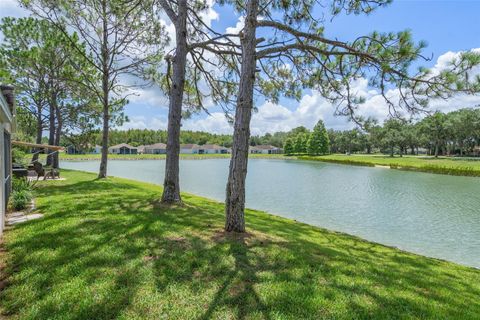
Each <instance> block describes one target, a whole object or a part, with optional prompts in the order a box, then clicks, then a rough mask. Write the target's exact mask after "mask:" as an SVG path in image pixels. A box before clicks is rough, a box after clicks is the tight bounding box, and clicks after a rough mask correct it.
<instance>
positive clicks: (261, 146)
mask: <svg viewBox="0 0 480 320" xmlns="http://www.w3.org/2000/svg"><path fill="white" fill-rule="evenodd" d="M250 149H253V150H277V149H280V148H277V147H274V146H271V145H266V144H260V145H258V146H253V147H250Z"/></svg>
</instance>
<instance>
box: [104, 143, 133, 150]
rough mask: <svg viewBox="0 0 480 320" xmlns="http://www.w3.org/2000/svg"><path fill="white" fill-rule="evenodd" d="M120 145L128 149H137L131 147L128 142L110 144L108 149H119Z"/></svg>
mask: <svg viewBox="0 0 480 320" xmlns="http://www.w3.org/2000/svg"><path fill="white" fill-rule="evenodd" d="M122 147H126V148H128V149H138V148H137V147H133V146H131V145H129V144H126V143H120V144H117V145H114V146H111V147H110V148H108V149H119V148H122Z"/></svg>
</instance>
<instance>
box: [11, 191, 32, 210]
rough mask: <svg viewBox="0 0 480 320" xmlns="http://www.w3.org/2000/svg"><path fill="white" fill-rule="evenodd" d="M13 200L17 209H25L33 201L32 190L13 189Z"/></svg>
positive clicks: (13, 204) (13, 205)
mask: <svg viewBox="0 0 480 320" xmlns="http://www.w3.org/2000/svg"><path fill="white" fill-rule="evenodd" d="M11 201H12V207H13V208H14V209H15V210H23V209H25V208H26V207H27V205H28V204H29V203H30V201H32V192H31V191H28V190H20V191H13V193H12V197H11Z"/></svg>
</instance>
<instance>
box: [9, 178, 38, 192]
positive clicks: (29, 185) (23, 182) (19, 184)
mask: <svg viewBox="0 0 480 320" xmlns="http://www.w3.org/2000/svg"><path fill="white" fill-rule="evenodd" d="M12 190H13V192H16V191H28V192H32V190H33V182H31V181H29V180H28V179H27V178H26V177H22V178H15V177H14V178H13V180H12Z"/></svg>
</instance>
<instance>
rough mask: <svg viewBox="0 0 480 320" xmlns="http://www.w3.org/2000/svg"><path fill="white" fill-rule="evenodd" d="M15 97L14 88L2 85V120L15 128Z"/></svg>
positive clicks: (0, 89)
mask: <svg viewBox="0 0 480 320" xmlns="http://www.w3.org/2000/svg"><path fill="white" fill-rule="evenodd" d="M14 117H15V97H14V94H13V87H11V86H6V85H0V120H1V121H2V122H3V121H6V122H9V123H12V125H13V126H15V121H14Z"/></svg>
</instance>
